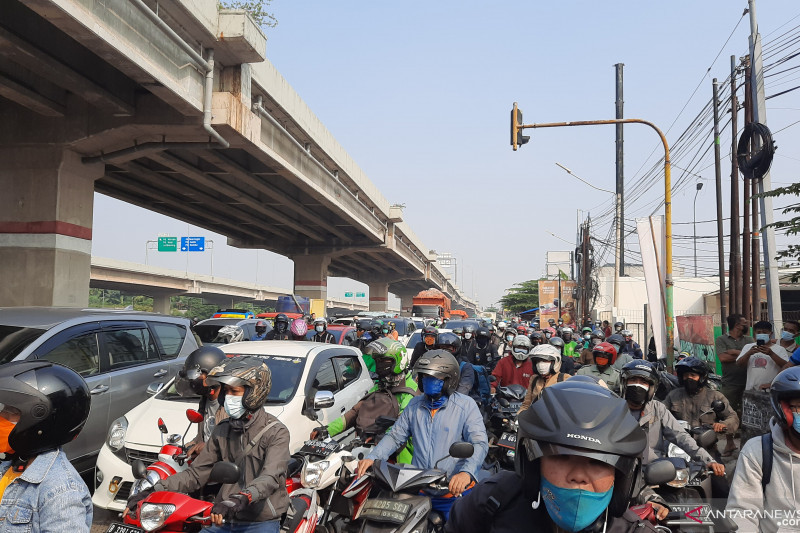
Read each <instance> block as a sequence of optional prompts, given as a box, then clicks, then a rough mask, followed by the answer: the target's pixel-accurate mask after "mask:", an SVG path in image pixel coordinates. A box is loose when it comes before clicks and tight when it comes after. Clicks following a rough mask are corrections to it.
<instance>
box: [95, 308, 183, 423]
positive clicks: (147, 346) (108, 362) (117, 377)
mask: <svg viewBox="0 0 800 533" xmlns="http://www.w3.org/2000/svg"><path fill="white" fill-rule="evenodd" d="M100 326H101V329H100V333H99V334H98V339H99V345H100V366H101V369H103V370H104V371H106V372H107V373H108V375H109V377H110V378H111V383H110V387H111V390H110V396H111V398H112V402H111V406H110V409H109V417H110V419H111V420H112V421H113V420H116V419H117V418H119V417H120V416H122V415H124V414H125V413H127V412H128V411H130V410H131V409H133V408H134V407H136V406H137V405H139V404H140V403H142V402H143V401H144V400H146V399H147V398H148V396H147V387H148V385H150V384H151V383H153V382H160V383H164V384H166V382H167V381H168V380H169V377H170V365H169V362H168V361H162V360H161V356H160V352H159V348H158V346H157V344H156V340H155V336H154V335H153V334H152V333H151V332H150V329H149V328H148V327H147V323H146V322H144V321H142V322H139V321H119V322H114V321H106V322H101V323H100Z"/></svg>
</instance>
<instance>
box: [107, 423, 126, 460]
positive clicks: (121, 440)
mask: <svg viewBox="0 0 800 533" xmlns="http://www.w3.org/2000/svg"><path fill="white" fill-rule="evenodd" d="M126 431H128V419H126V418H125V417H124V416H121V417H119V418H117V419H116V420H114V423H113V424H111V427H110V428H108V437H107V438H106V444H108V447H109V448H111V451H112V452H114V453H116V452H118V451H120V450H121V449H122V447H123V446H124V445H125V432H126Z"/></svg>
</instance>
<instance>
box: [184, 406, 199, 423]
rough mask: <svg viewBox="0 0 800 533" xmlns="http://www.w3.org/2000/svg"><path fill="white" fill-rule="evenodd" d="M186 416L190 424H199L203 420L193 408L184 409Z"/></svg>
mask: <svg viewBox="0 0 800 533" xmlns="http://www.w3.org/2000/svg"><path fill="white" fill-rule="evenodd" d="M186 418H187V419H188V420H189V422H191V423H192V424H199V423H200V422H202V421H203V415H201V414H200V413H199V412H198V411H196V410H194V409H187V410H186Z"/></svg>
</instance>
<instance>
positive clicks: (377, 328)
mask: <svg viewBox="0 0 800 533" xmlns="http://www.w3.org/2000/svg"><path fill="white" fill-rule="evenodd" d="M369 329H370V331H372V333H373V334H375V336H378V335H380V334H381V329H383V320H378V319H377V318H376V319H374V320H373V321H372V322H370V325H369Z"/></svg>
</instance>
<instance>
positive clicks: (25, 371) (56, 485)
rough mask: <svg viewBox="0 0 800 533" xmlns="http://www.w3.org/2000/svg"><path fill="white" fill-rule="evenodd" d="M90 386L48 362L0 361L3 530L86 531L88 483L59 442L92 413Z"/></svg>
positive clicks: (89, 505) (67, 439)
mask: <svg viewBox="0 0 800 533" xmlns="http://www.w3.org/2000/svg"><path fill="white" fill-rule="evenodd" d="M90 404H91V396H90V394H89V387H88V386H87V385H86V382H85V381H84V380H83V378H82V377H81V376H80V375H78V373H76V372H75V371H73V370H71V369H69V368H67V367H65V366H61V365H57V364H55V363H51V362H49V361H46V360H41V359H40V360H32V361H15V362H11V363H5V364H3V365H2V366H0V453H3V454H4V455H3V459H2V462H0V531H8V532H17V531H20V532H31V531H33V532H34V533H38V532H55V533H89V530H90V529H91V527H92V518H93V508H92V500H91V496H90V494H89V489H88V488H87V487H86V483H84V482H83V480H82V479H81V477H80V475H79V474H78V472H77V471H76V470H75V468H74V467H73V466H72V464H70V462H69V459H67V456H66V454H65V453H64V451H63V449H62V448H61V447H62V446H64V445H65V444H67V443H69V442H71V441H73V440H74V439H75V437H77V436H78V434H79V433H80V432H81V430H82V429H83V427H84V424H86V419H87V418H88V417H89V407H90Z"/></svg>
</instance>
